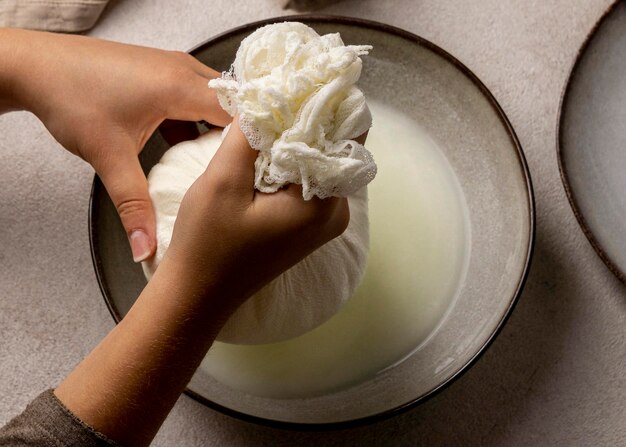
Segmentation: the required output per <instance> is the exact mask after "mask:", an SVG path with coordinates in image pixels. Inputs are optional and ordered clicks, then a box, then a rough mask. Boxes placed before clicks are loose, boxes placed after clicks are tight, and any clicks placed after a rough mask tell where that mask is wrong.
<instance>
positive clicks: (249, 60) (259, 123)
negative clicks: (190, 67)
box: [209, 22, 376, 200]
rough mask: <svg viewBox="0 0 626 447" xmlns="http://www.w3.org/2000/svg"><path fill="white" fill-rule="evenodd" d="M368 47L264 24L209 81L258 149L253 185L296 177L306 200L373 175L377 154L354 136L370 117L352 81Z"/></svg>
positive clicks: (349, 189) (262, 187) (273, 186)
mask: <svg viewBox="0 0 626 447" xmlns="http://www.w3.org/2000/svg"><path fill="white" fill-rule="evenodd" d="M371 48H372V47H371V46H369V45H347V46H346V45H344V43H343V41H342V40H341V36H340V35H339V34H338V33H335V34H326V35H323V36H320V35H319V34H317V33H316V32H315V31H314V30H313V29H312V28H310V27H308V26H306V25H304V24H302V23H298V22H284V23H278V24H273V25H267V26H264V27H262V28H259V29H258V30H256V31H255V32H254V33H252V34H251V35H249V36H248V37H246V38H245V39H244V40H243V41H242V43H241V45H240V47H239V50H238V51H237V55H236V57H235V61H234V63H233V65H232V67H231V69H230V71H228V72H225V73H223V74H222V77H221V78H218V79H213V80H211V81H209V87H211V88H214V89H216V90H217V93H218V98H219V101H220V104H221V106H222V107H223V108H224V110H226V111H227V112H228V113H229V114H230V115H233V116H234V115H235V114H236V113H237V112H238V113H239V115H240V116H239V118H240V126H241V129H242V131H243V133H244V134H245V136H246V138H247V139H248V142H249V143H250V145H251V146H252V148H253V149H256V150H258V151H259V155H258V157H257V160H256V163H255V173H256V177H255V188H256V189H258V190H259V191H262V192H266V193H271V192H276V191H277V190H278V189H280V188H281V187H282V186H284V185H286V184H289V183H297V184H301V185H302V195H303V197H304V199H306V200H308V199H310V198H312V197H313V196H318V197H320V198H325V197H331V196H334V197H347V196H349V195H350V194H352V193H354V192H356V191H358V190H359V189H361V188H362V187H364V186H365V185H367V184H368V183H369V182H371V181H372V180H373V179H374V177H375V176H376V164H375V163H374V160H373V158H372V155H371V154H370V153H369V151H368V150H367V149H365V147H363V145H361V144H359V143H358V142H356V141H354V138H356V137H358V136H360V135H361V134H363V133H365V132H366V131H367V130H368V129H369V128H370V127H371V124H372V116H371V114H370V111H369V109H368V107H367V104H366V102H365V96H364V95H363V93H362V92H361V91H360V90H359V89H358V88H357V87H356V86H355V85H354V84H355V83H356V82H357V80H358V79H359V77H360V75H361V67H362V62H361V59H360V57H359V56H361V55H365V54H367V53H368V51H369V50H370V49H371Z"/></svg>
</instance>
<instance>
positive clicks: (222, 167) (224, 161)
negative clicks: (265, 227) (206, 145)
mask: <svg viewBox="0 0 626 447" xmlns="http://www.w3.org/2000/svg"><path fill="white" fill-rule="evenodd" d="M257 156H258V152H257V151H255V150H254V149H252V148H251V147H250V144H249V143H248V140H247V139H246V137H245V135H244V134H243V133H242V132H241V129H240V128H239V118H238V117H235V119H234V120H233V123H232V125H231V126H230V129H229V131H228V134H227V135H226V137H225V138H224V141H222V144H221V146H220V148H219V149H218V150H217V153H216V154H215V156H214V157H213V159H212V160H211V163H209V167H208V168H207V171H206V173H205V175H206V176H207V177H208V178H209V179H211V180H213V181H214V182H216V183H218V184H219V185H220V187H224V188H227V189H229V190H231V191H233V192H235V193H237V194H239V195H240V197H241V198H242V199H244V200H245V201H247V202H250V201H252V200H253V199H254V175H255V174H254V172H255V170H254V163H255V161H256V159H257Z"/></svg>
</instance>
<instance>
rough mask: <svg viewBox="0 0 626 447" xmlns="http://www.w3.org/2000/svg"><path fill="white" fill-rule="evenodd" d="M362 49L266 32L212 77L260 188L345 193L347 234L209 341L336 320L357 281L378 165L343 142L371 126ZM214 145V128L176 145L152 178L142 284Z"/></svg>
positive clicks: (306, 31)
mask: <svg viewBox="0 0 626 447" xmlns="http://www.w3.org/2000/svg"><path fill="white" fill-rule="evenodd" d="M370 48H371V47H369V46H365V45H361V46H344V45H343V42H342V41H341V38H340V36H339V35H338V34H328V35H325V36H319V35H318V34H317V33H316V32H315V31H313V30H312V29H311V28H309V27H308V26H306V25H303V24H301V23H296V22H285V23H279V24H274V25H268V26H265V27H263V28H260V29H259V30H257V31H255V32H254V33H252V34H251V35H250V36H248V37H247V38H246V39H244V40H243V41H242V43H241V46H240V47H239V50H238V52H237V56H236V58H235V62H234V63H233V66H232V69H231V71H230V72H227V73H225V74H224V75H223V78H222V79H215V80H212V81H210V83H209V85H210V86H211V87H212V88H216V89H217V90H218V94H219V98H220V103H221V105H222V107H224V109H225V110H226V111H227V112H229V113H230V114H231V115H235V114H236V113H239V114H240V123H241V124H242V130H243V131H244V134H245V135H246V138H247V139H248V141H249V142H250V144H251V146H252V147H253V148H254V149H256V150H258V151H259V155H258V158H257V160H256V163H255V172H256V181H255V187H256V188H257V189H258V190H260V191H262V192H266V193H273V192H276V191H278V190H279V189H280V188H281V187H282V186H284V185H287V184H290V183H298V184H301V185H302V188H303V197H304V199H310V198H312V197H313V196H318V197H320V198H325V197H329V196H339V197H347V198H348V203H349V206H350V223H349V225H348V228H347V229H346V231H345V232H344V233H343V234H342V235H340V236H339V237H337V238H335V239H333V240H332V241H330V242H328V243H327V244H325V245H323V246H322V247H320V248H319V249H317V250H316V251H314V252H313V253H311V254H310V255H308V256H307V257H306V258H304V259H303V260H302V261H300V262H299V263H298V264H296V265H295V266H293V267H292V268H290V269H289V270H287V271H285V272H284V273H283V274H281V275H280V276H278V277H277V278H276V279H274V280H273V281H272V282H270V283H269V284H267V285H266V286H265V287H264V288H262V289H261V290H260V291H259V292H257V293H256V294H255V295H254V296H252V297H251V298H250V299H249V300H247V301H246V302H245V303H244V304H243V305H242V306H240V307H239V308H238V309H237V310H236V311H235V313H234V314H233V315H232V316H231V318H230V319H229V320H228V321H227V322H226V324H225V326H224V327H223V329H222V330H221V332H220V334H219V335H218V337H217V340H218V341H222V342H227V343H236V344H263V343H273V342H279V341H282V340H287V339H290V338H293V337H296V336H299V335H302V334H304V333H306V332H308V331H310V330H312V329H314V328H315V327H317V326H319V325H320V324H322V323H324V322H325V321H327V320H328V319H329V318H331V317H332V316H333V315H334V314H336V313H337V312H338V311H339V310H340V308H341V307H342V306H343V305H344V304H345V303H346V302H347V301H348V300H349V299H350V297H351V296H352V294H353V293H354V291H355V290H356V288H357V287H358V285H359V283H360V282H361V279H362V277H363V274H364V271H365V267H366V264H367V255H368V251H369V221H368V210H367V187H366V185H367V184H368V183H369V182H370V181H371V180H372V179H373V178H374V176H375V175H376V164H375V163H374V161H373V159H372V157H371V155H370V153H369V152H368V151H367V150H366V149H365V148H364V147H363V145H361V144H359V143H357V142H356V141H354V140H353V139H354V138H356V137H358V136H359V135H361V134H363V133H365V132H366V131H367V130H368V129H369V128H370V126H371V115H370V112H369V109H368V107H367V104H366V103H365V97H364V96H363V93H362V92H361V91H360V90H359V89H358V88H357V87H356V86H355V85H354V84H355V82H356V81H357V80H358V78H359V76H360V73H361V59H360V58H359V56H360V55H363V54H367V51H368V50H369V49H370ZM222 139H223V135H222V133H221V132H220V131H218V130H212V131H209V132H208V133H206V134H204V135H202V136H200V137H199V138H198V139H196V140H194V141H186V142H183V143H180V144H178V145H176V146H174V147H172V148H171V149H169V150H168V151H167V152H166V153H165V155H164V156H163V157H162V159H161V160H160V161H159V163H158V164H157V165H155V166H154V168H153V169H152V171H151V172H150V174H149V176H148V185H149V191H150V196H151V198H152V201H153V204H154V208H155V212H156V224H157V251H156V255H155V256H154V258H152V259H150V260H148V261H146V262H144V263H143V268H144V273H145V275H146V277H147V278H148V279H149V278H150V277H151V276H152V274H153V273H154V271H155V270H156V268H157V266H158V265H159V263H160V262H161V260H162V259H163V256H164V254H165V252H166V250H167V248H168V246H169V243H170V240H171V237H172V231H173V228H174V222H175V221H176V216H177V214H178V209H179V207H180V203H181V201H182V199H183V197H184V195H185V193H186V192H187V190H188V189H189V187H190V186H191V184H192V183H193V182H194V181H195V180H196V178H198V177H199V176H200V175H201V174H202V173H203V172H204V170H205V169H206V167H207V166H208V164H209V162H210V160H211V158H212V157H213V155H214V154H215V153H216V151H217V150H218V148H219V146H220V144H221V141H222ZM269 256H274V254H273V253H268V257H269ZM242 275H245V272H242Z"/></svg>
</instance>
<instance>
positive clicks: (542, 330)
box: [0, 0, 626, 446]
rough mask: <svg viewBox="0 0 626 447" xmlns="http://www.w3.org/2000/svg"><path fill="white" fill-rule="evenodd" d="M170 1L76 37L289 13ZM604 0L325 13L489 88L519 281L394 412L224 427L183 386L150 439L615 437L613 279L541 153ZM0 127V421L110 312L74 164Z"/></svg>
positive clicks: (162, 42) (25, 130)
mask: <svg viewBox="0 0 626 447" xmlns="http://www.w3.org/2000/svg"><path fill="white" fill-rule="evenodd" d="M182 3H183V2H168V1H166V0H159V1H157V0H123V1H118V2H116V3H115V4H114V5H112V7H111V8H110V9H109V10H108V11H107V12H105V15H104V17H103V20H102V22H101V23H100V24H99V25H98V26H97V27H96V29H94V30H93V32H92V34H93V35H95V36H99V37H105V38H110V39H114V40H120V41H124V42H132V43H140V44H146V45H153V46H158V47H162V48H170V49H186V48H188V47H191V46H193V45H194V44H196V43H197V42H199V41H201V40H203V39H205V38H206V37H208V36H211V35H213V34H216V33H219V32H221V31H224V30H226V29H228V28H230V27H232V26H235V25H239V24H242V23H245V22H248V21H252V20H256V19H260V18H264V17H270V16H274V15H278V14H284V13H288V12H289V11H284V10H282V9H281V5H282V2H279V1H278V0H262V1H258V2H254V6H252V2H245V1H243V0H230V1H228V2H226V1H215V2H210V3H208V2H204V1H200V0H189V1H187V2H184V4H185V5H189V6H188V7H181V4H182ZM609 3H610V1H608V0H594V1H590V0H558V1H553V2H542V1H538V0H535V1H522V0H518V1H500V0H485V1H476V2H465V1H461V0H456V1H452V0H450V1H435V0H423V1H420V2H415V1H410V0H405V1H396V2H380V1H376V0H362V1H356V0H355V1H347V0H346V1H343V2H340V3H337V4H335V5H334V6H329V7H326V8H324V9H323V12H328V13H334V14H342V15H352V16H360V17H365V18H371V19H375V20H379V21H383V22H387V23H390V24H393V25H396V26H399V27H402V28H405V29H408V30H410V31H413V32H415V33H417V34H419V35H421V36H423V37H425V38H427V39H429V40H432V41H433V42H434V43H437V44H439V45H441V46H442V47H443V48H445V49H447V50H448V51H450V52H451V53H452V54H454V55H455V56H457V57H458V58H459V59H460V60H461V61H463V62H464V63H465V64H466V65H467V66H468V67H469V68H470V69H472V70H473V71H474V72H475V73H476V74H477V75H478V76H479V77H480V78H481V79H482V80H483V81H484V82H485V84H486V85H487V87H489V88H490V89H491V90H492V92H493V93H494V95H495V97H496V98H497V99H498V101H500V103H501V105H502V107H503V108H504V110H505V112H506V113H507V114H508V116H509V118H510V119H511V122H512V123H513V126H514V127H515V129H516V131H517V133H518V136H519V138H520V140H521V143H522V146H523V147H524V149H525V152H526V155H527V157H528V161H529V165H530V169H531V173H532V175H533V180H534V185H535V191H536V195H537V221H538V222H537V223H538V227H537V246H536V249H535V257H534V262H533V267H532V269H531V274H530V277H529V279H528V282H527V285H526V289H525V291H524V294H523V296H522V298H521V301H520V303H519V304H518V306H517V308H516V309H515V311H514V313H513V315H512V317H511V319H510V321H509V323H508V324H507V326H506V327H505V329H504V331H503V332H502V333H501V335H500V336H499V338H498V339H497V340H496V341H495V343H494V344H493V346H492V347H491V348H490V350H489V351H488V352H487V353H486V354H485V356H484V357H483V358H482V359H481V360H480V361H479V362H478V363H477V364H476V366H475V367H474V368H473V369H471V370H470V371H469V372H468V373H467V374H465V375H464V376H463V377H462V378H461V379H460V380H458V381H457V382H455V383H454V384H453V385H452V386H451V387H450V388H448V389H447V390H446V391H445V392H443V393H442V394H440V395H439V396H437V397H436V398H434V399H433V400H431V401H429V402H427V403H426V404H424V405H422V406H420V407H419V408H417V409H414V410H411V411H409V412H407V413H405V414H403V415H401V416H398V417H395V418H393V419H390V420H387V421H385V422H381V423H378V424H374V425H371V426H367V427H363V428H358V429H353V430H344V431H337V432H332V433H299V432H290V431H282V430H274V429H268V428H264V427H259V426H255V425H251V424H247V423H244V422H240V421H237V420H234V419H231V418H229V417H226V416H223V415H221V414H218V413H216V412H214V411H212V410H209V409H207V408H204V407H203V406H202V405H200V404H198V403H196V402H195V401H193V400H191V399H190V398H188V397H186V396H183V397H181V399H180V400H179V402H178V404H177V406H176V407H175V409H174V411H173V412H172V414H171V415H170V417H169V418H168V419H167V421H166V423H165V425H164V426H163V428H162V430H161V432H160V433H159V435H158V436H157V439H156V440H155V442H154V445H157V446H174V445H176V446H179V445H182V446H200V445H210V446H247V445H254V446H257V445H279V446H280V445H283V446H291V445H302V446H317V445H331V446H332V445H337V446H344V445H377V446H378V445H382V446H385V445H389V446H392V445H393V446H395V445H399V446H402V445H407V446H408V445H420V444H424V445H457V444H463V445H498V446H500V445H507V446H509V445H510V446H517V445H519V446H522V445H564V446H565V445H567V446H587V445H607V446H609V445H610V446H613V445H625V444H626V422H624V420H625V418H624V405H623V403H624V401H626V379H625V377H626V375H625V374H624V371H625V370H626V332H625V331H624V325H625V323H626V288H625V287H624V286H623V285H622V284H621V283H619V282H618V280H617V279H615V278H614V277H613V276H612V275H611V274H610V272H609V271H608V270H607V269H606V267H605V266H604V264H602V262H601V261H600V259H599V258H598V257H597V256H596V255H595V253H594V251H593V250H592V248H591V246H590V245H589V243H588V242H587V240H586V239H585V237H584V236H583V233H582V231H581V230H580V228H579V227H578V225H577V223H576V221H575V219H574V216H573V214H572V211H571V209H570V207H569V205H568V203H567V200H566V198H565V193H564V190H563V187H562V185H561V182H560V179H559V176H558V170H557V164H556V152H555V127H556V113H557V109H558V104H559V97H560V94H561V90H562V86H563V83H564V81H565V79H566V76H567V73H568V70H569V68H570V66H571V64H572V63H573V60H574V57H575V54H576V51H577V49H578V47H579V46H580V45H581V44H582V42H583V41H584V38H585V35H586V33H587V31H588V30H589V29H590V28H591V27H592V25H593V23H594V22H595V21H596V20H597V19H598V17H599V16H600V15H601V14H602V12H603V11H604V10H605V9H606V7H607V6H608V4H609ZM392 4H393V5H394V6H391V5H392ZM208 5H210V6H208ZM0 135H1V138H0V340H2V341H1V345H0V377H2V378H3V380H2V381H0V395H2V396H3V399H2V403H1V404H0V423H3V422H5V421H7V420H8V419H9V418H10V417H11V416H12V415H13V414H15V413H17V412H19V411H20V410H21V409H22V408H24V406H25V405H26V403H27V402H28V401H29V400H30V399H32V398H33V397H34V396H35V395H37V394H38V393H39V392H40V391H41V390H43V389H44V388H46V387H49V386H53V385H54V384H56V383H58V381H59V380H61V378H62V377H63V376H64V375H65V374H67V373H68V372H69V371H70V370H71V368H72V367H73V366H74V365H75V364H76V363H77V362H78V361H79V360H80V359H81V358H82V357H83V356H84V355H85V354H86V353H87V352H88V351H89V350H90V349H91V348H92V347H93V346H94V345H95V344H96V343H97V341H98V340H99V339H100V338H102V337H103V336H104V335H105V334H106V332H107V331H108V330H109V329H110V328H111V327H112V326H113V323H112V320H111V318H110V316H109V314H108V312H107V310H106V307H105V305H104V303H103V302H102V298H101V296H100V292H99V290H98V286H97V284H96V281H95V277H94V274H93V270H92V266H91V260H90V256H89V243H88V239H87V225H86V224H87V204H88V196H89V188H90V184H91V176H92V174H91V169H90V168H89V167H88V166H86V165H84V164H83V163H82V162H81V161H79V160H76V159H74V158H72V157H71V156H70V155H69V154H67V153H65V152H64V151H63V150H62V149H61V148H59V146H58V145H57V144H56V143H55V142H54V141H53V140H52V139H51V138H50V137H49V136H48V135H47V133H46V132H45V129H44V128H43V126H42V125H41V124H39V123H38V122H37V121H36V120H35V119H34V118H33V117H32V116H29V115H27V114H23V113H14V114H10V115H6V116H2V117H0Z"/></svg>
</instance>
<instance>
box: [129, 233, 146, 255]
mask: <svg viewBox="0 0 626 447" xmlns="http://www.w3.org/2000/svg"><path fill="white" fill-rule="evenodd" d="M129 239H130V248H131V250H132V251H133V260H134V261H135V262H141V261H145V260H146V259H147V258H148V256H150V238H149V237H148V235H147V234H146V233H145V232H143V231H141V230H135V231H133V232H132V233H131V234H130V238H129Z"/></svg>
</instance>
